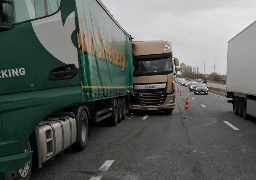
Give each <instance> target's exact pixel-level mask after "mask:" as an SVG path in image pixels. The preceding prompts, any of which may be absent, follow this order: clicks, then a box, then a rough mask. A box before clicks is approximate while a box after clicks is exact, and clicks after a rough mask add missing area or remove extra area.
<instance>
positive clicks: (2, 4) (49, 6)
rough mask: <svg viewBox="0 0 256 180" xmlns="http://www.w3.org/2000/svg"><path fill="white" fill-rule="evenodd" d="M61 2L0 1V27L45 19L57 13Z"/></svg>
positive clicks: (49, 0)
mask: <svg viewBox="0 0 256 180" xmlns="http://www.w3.org/2000/svg"><path fill="white" fill-rule="evenodd" d="M60 3H61V0H0V27H3V26H4V25H6V26H8V25H11V24H15V23H20V22H24V21H29V20H32V19H36V18H41V17H45V16H48V15H51V14H53V13H55V12H57V11H58V9H59V8H60Z"/></svg>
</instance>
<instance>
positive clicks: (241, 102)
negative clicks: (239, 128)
mask: <svg viewBox="0 0 256 180" xmlns="http://www.w3.org/2000/svg"><path fill="white" fill-rule="evenodd" d="M243 113H244V99H243V98H239V104H238V115H239V116H240V117H244V115H243Z"/></svg>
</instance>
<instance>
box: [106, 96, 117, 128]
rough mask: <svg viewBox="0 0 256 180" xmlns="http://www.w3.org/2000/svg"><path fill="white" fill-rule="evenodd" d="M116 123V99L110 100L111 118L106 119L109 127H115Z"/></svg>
mask: <svg viewBox="0 0 256 180" xmlns="http://www.w3.org/2000/svg"><path fill="white" fill-rule="evenodd" d="M117 121H118V104H117V100H116V99H112V116H111V117H110V118H108V119H107V124H108V125H109V126H116V124H117Z"/></svg>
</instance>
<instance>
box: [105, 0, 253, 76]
mask: <svg viewBox="0 0 256 180" xmlns="http://www.w3.org/2000/svg"><path fill="white" fill-rule="evenodd" d="M102 2H103V3H104V4H105V5H106V6H107V8H108V9H109V10H110V12H111V13H112V14H113V16H114V17H115V19H117V21H118V22H119V23H120V24H121V25H122V27H123V28H124V29H125V30H126V31H127V32H128V33H129V34H131V35H132V36H133V38H134V40H168V41H170V42H172V46H173V52H174V56H175V57H178V58H179V59H180V62H184V63H185V64H189V65H192V66H199V70H200V72H201V73H203V71H204V68H203V67H204V66H203V63H204V62H203V60H205V62H206V73H210V72H213V71H214V62H213V61H214V58H213V57H215V60H216V71H217V72H218V73H220V74H226V68H227V46H228V41H229V40H230V39H231V38H233V37H234V36H235V35H237V34H238V33H239V32H241V31H242V30H243V29H245V28H246V27H247V26H249V25H250V24H251V23H253V22H254V21H255V20H256V0H177V1H174V0H102Z"/></svg>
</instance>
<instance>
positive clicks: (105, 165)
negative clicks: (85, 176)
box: [90, 160, 114, 180]
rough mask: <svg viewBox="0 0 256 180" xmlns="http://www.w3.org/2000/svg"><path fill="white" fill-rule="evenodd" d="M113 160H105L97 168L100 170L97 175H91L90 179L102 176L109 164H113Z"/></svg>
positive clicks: (96, 179) (98, 178)
mask: <svg viewBox="0 0 256 180" xmlns="http://www.w3.org/2000/svg"><path fill="white" fill-rule="evenodd" d="M113 162H114V160H107V161H106V162H105V163H104V164H103V165H102V166H101V167H100V169H99V172H101V174H100V175H98V176H93V177H92V178H91V179H90V180H100V179H101V178H102V176H103V174H104V173H105V172H106V171H107V170H108V169H109V168H110V166H111V165H112V164H113Z"/></svg>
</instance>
